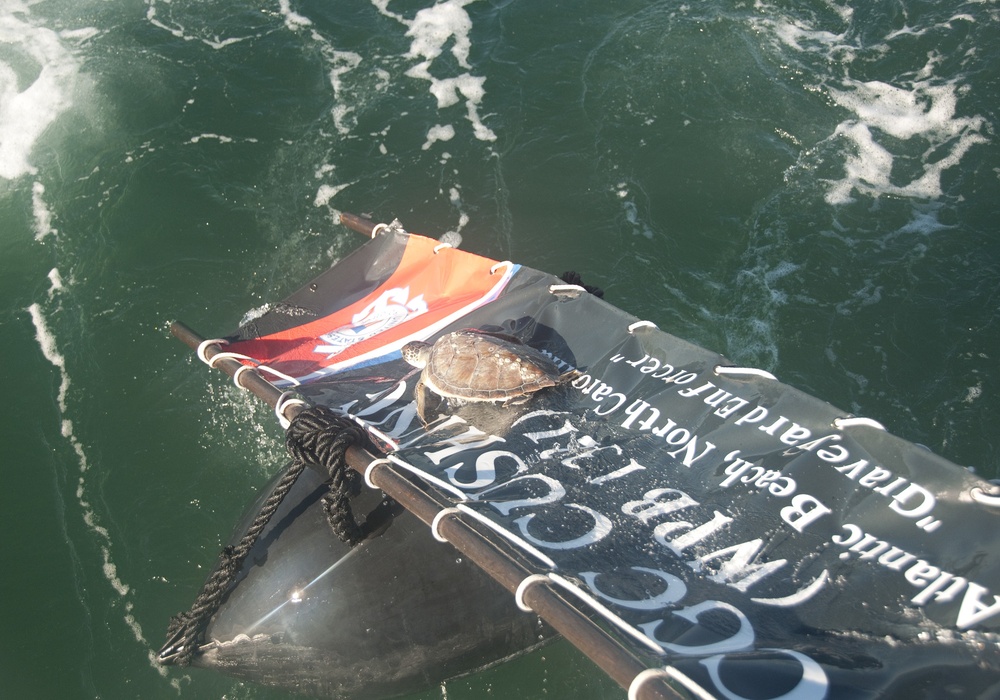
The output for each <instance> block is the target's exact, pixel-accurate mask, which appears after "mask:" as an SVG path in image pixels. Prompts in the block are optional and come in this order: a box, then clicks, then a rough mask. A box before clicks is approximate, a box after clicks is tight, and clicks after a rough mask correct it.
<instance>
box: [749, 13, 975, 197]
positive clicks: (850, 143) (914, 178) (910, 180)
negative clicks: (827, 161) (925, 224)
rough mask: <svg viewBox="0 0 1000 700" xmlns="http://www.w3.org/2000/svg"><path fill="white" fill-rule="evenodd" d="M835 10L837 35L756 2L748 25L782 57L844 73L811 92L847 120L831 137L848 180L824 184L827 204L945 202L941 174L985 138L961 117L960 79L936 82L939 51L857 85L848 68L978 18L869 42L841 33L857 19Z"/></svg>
mask: <svg viewBox="0 0 1000 700" xmlns="http://www.w3.org/2000/svg"><path fill="white" fill-rule="evenodd" d="M830 8H831V9H834V10H835V11H836V12H837V14H838V15H839V22H835V23H836V24H838V26H837V27H836V28H835V29H834V30H831V29H829V28H827V27H823V26H814V24H815V23H816V22H818V20H811V19H805V18H803V17H791V16H788V15H787V14H785V12H784V11H783V10H781V9H778V8H776V7H773V6H769V5H767V4H765V3H763V2H758V9H760V10H761V13H760V15H758V16H757V17H755V18H754V19H753V20H751V25H752V26H753V27H754V29H756V30H757V31H758V33H760V34H761V35H762V36H764V37H767V36H771V37H772V38H773V42H772V43H773V44H774V45H775V47H776V49H777V50H779V52H781V53H782V57H783V58H793V60H798V58H801V59H802V60H807V61H809V60H812V61H814V60H815V59H816V58H819V59H821V60H822V61H823V62H825V63H826V64H828V65H831V66H833V65H837V66H840V67H841V70H838V71H837V72H836V73H835V74H830V75H828V76H819V77H818V84H816V85H811V86H809V88H808V89H810V90H813V91H817V92H820V93H823V94H826V95H827V96H828V97H829V98H830V100H832V101H833V103H835V104H836V105H838V106H840V107H841V108H843V109H844V110H846V111H847V112H848V114H849V116H848V117H847V118H846V119H844V120H842V121H841V122H840V124H838V125H837V127H836V129H835V130H834V133H833V134H831V136H830V138H831V140H834V141H840V142H842V143H843V144H844V146H845V148H844V159H845V160H844V176H843V177H842V178H840V179H836V180H829V181H828V182H827V187H828V189H827V192H826V195H825V199H826V201H827V203H829V204H833V205H839V204H845V203H848V202H850V201H852V200H853V198H854V195H855V193H861V194H864V195H869V196H876V197H877V196H879V195H883V194H889V195H894V196H899V197H908V198H913V199H928V200H933V199H936V198H938V197H940V196H941V195H942V189H941V175H942V173H943V172H944V171H945V170H947V169H949V168H952V167H954V166H955V165H957V164H958V163H959V162H960V161H961V159H962V158H963V157H964V155H965V154H966V153H967V152H968V150H969V149H970V148H971V147H972V146H974V145H975V144H979V143H985V142H987V140H988V139H987V138H986V136H985V135H984V132H985V131H986V120H985V119H984V118H983V117H981V116H968V117H960V116H958V112H959V110H958V102H959V98H960V96H961V95H962V94H963V89H964V88H963V86H962V84H961V81H960V78H951V79H949V80H947V81H946V80H942V79H940V78H938V77H936V69H937V68H938V66H939V64H940V62H941V60H942V56H941V55H939V54H938V53H936V52H931V53H930V54H928V55H927V59H926V62H925V64H924V65H923V66H914V67H913V70H911V71H906V72H901V73H900V74H899V75H897V76H893V77H891V78H889V79H888V80H864V81H862V80H856V79H853V78H851V77H850V68H851V65H852V63H853V62H854V61H855V59H856V57H857V56H858V55H861V54H862V53H863V52H869V53H870V52H872V51H874V52H881V53H884V52H888V51H891V50H893V47H894V45H895V43H896V42H907V41H912V37H920V36H922V35H924V34H926V33H928V32H930V31H934V32H937V33H949V32H952V31H954V30H955V28H956V26H957V25H958V24H960V23H963V24H964V23H966V22H972V21H975V20H974V19H973V18H972V17H971V16H969V15H954V16H952V17H951V18H950V19H948V20H946V21H944V22H941V23H938V24H934V25H928V26H924V27H911V26H906V27H904V28H902V29H896V30H893V31H891V32H889V33H888V34H887V35H886V36H885V37H884V38H883V39H881V40H875V41H874V42H872V41H871V38H870V37H869V36H868V35H867V34H864V33H861V34H858V33H854V32H849V31H847V30H845V29H844V27H845V26H848V25H849V24H850V23H851V22H852V21H853V13H852V11H851V10H850V8H843V7H840V6H838V5H835V4H831V5H830ZM782 49H783V50H782ZM789 49H790V50H791V51H790V52H789ZM813 67H814V66H813ZM892 139H896V140H897V141H898V142H902V143H901V144H900V143H898V142H893V140H892ZM900 159H906V161H907V163H906V166H907V167H905V168H900V167H898V165H899V164H898V163H897V161H898V160H900ZM914 161H916V162H914ZM903 171H905V172H906V173H909V174H902V172H903Z"/></svg>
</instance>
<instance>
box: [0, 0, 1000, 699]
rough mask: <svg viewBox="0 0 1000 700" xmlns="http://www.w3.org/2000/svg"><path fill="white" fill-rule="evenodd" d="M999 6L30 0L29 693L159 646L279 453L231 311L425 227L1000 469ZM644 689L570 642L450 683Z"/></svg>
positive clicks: (500, 689) (21, 394) (85, 684)
mask: <svg viewBox="0 0 1000 700" xmlns="http://www.w3.org/2000/svg"><path fill="white" fill-rule="evenodd" d="M998 14H1000V8H998V7H997V5H996V3H994V2H989V1H983V2H968V3H959V2H918V1H917V0H903V1H900V2H863V3H862V2H856V3H839V2H836V1H834V0H829V1H822V0H803V1H801V2H794V3H793V2H773V1H770V0H758V1H756V2H724V1H723V0H708V1H706V2H699V3H679V2H658V1H650V0H643V1H642V2H639V1H638V0H623V1H621V2H614V3H608V2H597V1H596V0H580V1H577V2H565V1H560V0H551V1H548V2H540V1H534V2H529V1H528V0H473V1H470V0H445V1H443V2H438V3H437V4H433V3H432V2H430V1H429V0H370V1H369V2H365V1H364V0H354V1H350V2H348V1H346V0H261V1H259V2H238V1H235V0H170V1H167V0H101V1H98V0H38V1H31V0H0V291H2V293H0V303H2V306H0V333H2V336H3V341H4V342H3V348H4V354H3V367H4V368H5V371H4V375H3V376H4V377H5V379H6V381H5V386H6V389H7V401H5V402H3V408H2V409H0V411H2V415H3V418H4V420H3V425H4V429H3V433H2V438H0V439H2V443H0V454H2V459H3V468H4V473H5V475H6V483H5V484H4V488H3V489H2V493H3V496H2V499H3V500H2V509H0V512H2V514H3V522H4V523H5V528H4V529H5V537H4V545H3V555H4V556H3V559H4V561H5V564H6V570H5V573H4V575H3V577H2V578H0V586H2V591H0V601H2V602H0V611H2V617H0V620H2V626H0V629H2V632H0V635H2V637H0V640H2V641H0V694H2V695H3V696H4V697H32V698H49V697H51V698H55V697H59V698H77V697H78V698H93V697H105V698H132V697H134V698H161V697H162V698H172V697H197V698H202V697H225V698H271V697H283V695H282V694H280V693H276V692H274V691H268V690H263V689H261V688H257V687H252V686H245V685H242V684H240V683H237V682H235V681H231V680H228V679H225V678H223V677H221V676H216V675H213V674H209V673H206V672H199V671H197V670H190V671H186V672H183V671H177V670H171V671H169V672H166V671H164V670H163V669H160V668H159V667H158V666H157V665H156V664H155V663H154V662H153V656H154V654H155V649H157V648H158V647H159V645H160V643H161V641H162V635H163V633H164V630H165V627H166V622H167V618H168V617H169V616H170V615H171V614H173V613H175V612H178V611H179V610H181V609H183V608H185V607H187V605H188V604H189V603H190V602H191V600H192V598H193V596H194V594H195V592H196V591H197V588H198V586H199V585H200V584H201V581H202V579H203V577H204V576H205V574H206V567H207V566H209V565H210V563H211V562H212V561H213V559H214V557H215V554H216V553H217V551H218V548H219V546H220V543H221V541H222V540H223V539H224V538H225V537H226V536H227V535H228V533H229V531H230V528H231V527H232V525H233V523H234V522H235V520H236V518H237V517H238V516H239V514H240V513H241V511H242V510H243V508H244V506H245V505H246V503H247V502H248V501H249V500H250V498H251V497H252V496H253V494H254V493H256V490H257V489H258V488H260V486H261V485H262V484H263V483H264V481H265V480H266V479H267V477H268V475H269V474H271V473H273V472H274V471H275V470H277V469H278V468H279V467H280V464H281V459H282V456H281V448H280V440H279V438H280V429H279V428H278V427H277V425H275V423H274V421H273V417H271V416H269V415H268V412H267V411H266V410H264V409H261V408H259V407H258V406H256V405H255V404H254V403H253V402H252V401H251V400H250V399H249V398H247V397H246V396H244V395H243V394H242V393H241V392H239V391H238V390H236V388H235V387H233V386H232V385H231V384H227V383H226V382H224V381H223V379H222V378H221V377H218V376H214V375H213V374H212V373H210V372H208V371H207V370H206V369H205V368H203V367H202V366H200V365H196V363H194V362H193V361H192V358H191V357H190V354H189V353H188V352H187V351H186V350H185V349H184V348H183V347H181V346H179V344H178V343H177V342H176V341H174V340H172V339H171V338H170V337H169V336H168V335H167V333H166V330H165V326H166V323H167V322H168V321H169V320H172V319H175V318H176V319H182V320H184V321H186V322H187V323H189V324H190V325H192V326H193V327H195V328H197V329H199V330H201V331H202V332H203V333H205V334H209V335H211V334H220V333H225V332H227V331H229V330H231V329H232V328H233V327H234V326H235V325H236V324H237V323H238V322H239V320H240V318H241V317H242V316H243V314H244V312H245V311H246V310H248V309H251V308H254V307H258V306H260V305H261V304H263V303H265V302H268V301H274V300H276V299H279V298H280V297H281V296H282V295H284V294H286V293H288V292H290V291H292V290H293V289H295V288H296V287H297V286H299V285H300V284H301V283H302V282H304V281H305V280H306V279H308V278H309V277H310V276H311V275H313V274H315V273H316V272H318V271H319V270H321V269H323V268H325V267H326V266H328V265H329V264H330V263H331V262H333V261H335V260H337V259H339V258H340V257H341V256H342V255H344V254H345V253H346V252H348V251H349V250H351V249H352V248H353V247H354V246H356V245H357V244H358V242H359V241H358V240H357V239H356V238H355V236H356V234H352V233H350V232H348V231H346V230H345V229H343V228H342V227H339V226H337V225H336V224H335V219H336V214H337V212H338V211H353V212H370V213H372V214H373V215H374V216H375V217H376V218H378V219H382V220H390V219H392V218H394V217H398V218H399V219H401V220H402V221H403V223H404V224H405V225H406V226H407V227H408V228H409V229H410V230H414V231H419V232H425V233H428V234H434V235H437V234H440V233H441V232H443V231H446V230H457V231H460V232H461V233H462V235H463V237H464V239H465V243H464V246H463V247H465V248H467V249H469V250H472V251H475V252H478V253H482V254H485V255H490V256H493V257H497V258H500V259H512V260H517V261H519V262H523V263H525V264H528V265H531V266H533V267H536V268H540V269H544V270H548V271H550V272H554V273H557V274H558V273H560V272H562V271H564V270H570V269H572V270H577V271H579V272H580V273H581V274H582V275H583V277H584V279H585V280H586V281H587V282H588V283H591V284H596V285H598V286H601V287H603V288H604V289H605V290H606V298H607V299H608V300H609V301H611V302H612V303H614V304H616V305H617V306H620V307H622V308H624V309H625V310H627V311H630V312H631V313H633V314H635V315H637V316H640V317H643V318H647V319H649V320H652V321H654V322H656V323H657V324H658V325H659V326H660V327H661V328H663V329H665V330H667V331H669V332H671V333H674V334H675V335H678V336H681V337H684V338H687V339H689V340H691V341H693V342H696V343H698V344H700V345H703V346H705V347H708V348H710V349H713V350H716V351H719V352H722V353H723V354H725V355H727V356H728V357H729V358H730V359H731V360H733V361H734V362H737V363H742V364H747V365H755V366H759V367H762V368H764V369H767V370H769V371H771V372H773V373H775V374H776V375H777V376H778V377H779V378H781V379H782V380H783V381H784V382H786V383H789V384H792V385H794V386H797V387H799V388H801V389H804V390H806V391H808V392H810V393H813V394H815V395H817V396H819V397H820V398H823V399H825V400H827V401H829V402H830V403H832V404H834V405H836V406H839V407H841V408H843V409H845V410H847V411H850V412H853V413H856V414H859V415H866V416H871V417H873V418H877V419H878V420H880V421H881V422H882V423H884V424H885V425H886V426H887V427H889V429H890V430H891V431H892V432H894V433H896V434H898V435H901V436H903V437H905V438H907V439H909V440H913V441H915V442H919V443H922V444H925V445H927V446H928V447H930V448H931V449H932V450H934V451H935V452H938V453H940V454H942V455H944V456H945V457H947V458H949V459H951V460H953V461H955V462H957V463H959V464H962V465H968V466H971V467H974V468H975V469H976V470H977V471H978V472H979V473H981V474H983V475H984V476H987V477H996V476H997V475H998V474H1000V454H998V448H1000V437H998V436H997V431H996V427H995V426H996V425H997V424H998V423H1000V397H998V395H997V387H998V379H1000V372H998V370H997V368H996V366H995V362H996V359H997V353H998V352H1000V328H998V314H1000V309H998V305H1000V298H998V292H1000V289H998V283H1000V229H998V221H1000V216H998V214H1000V154H998V148H997V134H996V132H997V125H998V113H997V109H998V105H1000V79H998V76H1000V17H998ZM489 696H493V697H515V696H516V697H526V698H533V697H543V696H544V697H556V698H559V697H570V696H574V697H577V698H601V697H622V693H620V692H619V691H617V690H615V687H614V685H613V684H611V683H610V682H609V681H607V680H605V679H603V678H602V676H601V675H600V674H599V673H598V672H597V671H594V670H593V669H592V667H591V666H590V665H589V662H587V661H586V660H583V659H581V658H580V657H579V656H578V655H577V654H576V653H575V652H573V651H572V650H571V649H568V648H566V647H565V646H559V645H557V646H555V647H550V648H548V649H546V650H544V651H542V652H539V653H537V654H534V655H532V656H529V657H527V658H525V659H522V660H519V661H517V662H515V663H514V664H511V665H508V666H504V667H501V668H499V669H496V670H494V671H491V672H489V673H487V674H486V675H484V676H481V677H477V678H473V679H465V680H460V681H455V682H454V683H450V684H448V685H447V686H446V687H445V688H443V689H440V690H437V689H436V690H433V691H431V692H429V693H428V694H426V696H422V697H427V698H436V697H448V698H452V699H453V700H454V698H480V697H489Z"/></svg>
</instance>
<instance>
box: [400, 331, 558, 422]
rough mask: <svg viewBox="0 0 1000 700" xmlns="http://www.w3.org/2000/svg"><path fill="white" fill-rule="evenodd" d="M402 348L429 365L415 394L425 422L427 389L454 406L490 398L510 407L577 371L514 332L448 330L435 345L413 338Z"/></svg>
mask: <svg viewBox="0 0 1000 700" xmlns="http://www.w3.org/2000/svg"><path fill="white" fill-rule="evenodd" d="M402 352H403V359H405V360H406V361H407V362H409V363H410V364H411V365H413V366H414V367H418V368H421V369H422V370H423V371H422V372H421V373H420V379H419V381H418V382H417V386H416V387H415V388H414V397H415V398H416V400H417V412H418V413H419V414H420V417H421V418H422V419H424V420H425V422H426V416H425V410H426V403H427V392H433V393H434V394H437V395H438V396H440V397H441V398H443V399H447V400H448V401H449V402H450V403H452V404H454V405H462V404H464V403H466V402H470V401H490V402H494V403H500V402H502V403H503V405H505V406H509V405H513V404H518V403H524V402H525V401H528V400H529V399H530V398H531V396H532V394H534V392H536V391H539V390H540V389H545V388H546V387H550V386H556V385H558V384H561V383H563V382H565V381H568V380H569V379H571V378H572V377H573V376H575V375H576V372H574V371H571V372H561V371H560V369H559V368H558V367H557V366H556V364H555V363H554V362H553V361H552V360H550V359H549V358H547V357H546V356H545V355H543V354H542V353H540V352H539V351H538V350H535V349H534V348H532V347H529V346H528V345H525V344H524V343H523V342H521V340H520V339H518V338H515V337H514V336H511V335H505V334H503V333H491V332H488V331H481V330H475V329H465V330H460V331H455V332H453V333H448V334H446V335H443V336H441V337H440V338H438V339H437V341H436V342H435V343H434V344H433V345H430V344H428V343H421V342H412V343H407V344H406V345H404V346H403V351H402Z"/></svg>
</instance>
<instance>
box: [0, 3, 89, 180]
mask: <svg viewBox="0 0 1000 700" xmlns="http://www.w3.org/2000/svg"><path fill="white" fill-rule="evenodd" d="M30 4H31V3H24V2H19V1H18V0H8V1H6V2H4V3H2V4H0V45H3V46H4V48H5V52H4V55H3V58H2V59H0V177H2V178H5V179H8V180H13V179H16V178H19V177H22V176H24V175H31V174H34V173H36V172H37V168H36V167H35V166H34V165H32V163H31V153H32V151H33V149H34V147H35V144H36V142H37V141H38V139H39V137H40V136H41V135H42V134H43V133H44V132H45V130H46V129H48V127H49V126H50V125H51V124H52V123H53V122H54V121H55V120H56V119H57V118H58V117H59V116H60V115H61V114H63V113H64V112H65V111H66V110H67V109H68V108H69V107H70V105H71V104H72V97H73V92H74V89H75V86H76V83H77V77H78V74H79V70H80V65H79V62H78V61H77V59H76V57H75V56H74V54H73V51H72V50H71V49H70V48H69V47H67V46H66V43H67V42H70V43H74V42H75V43H80V42H83V41H86V40H87V39H89V38H90V37H92V36H94V35H95V34H96V33H97V30H95V29H92V28H84V29H76V30H67V31H64V32H56V31H54V30H52V29H48V28H46V27H41V26H35V25H34V24H32V22H31V12H30Z"/></svg>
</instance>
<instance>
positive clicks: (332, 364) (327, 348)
mask: <svg viewBox="0 0 1000 700" xmlns="http://www.w3.org/2000/svg"><path fill="white" fill-rule="evenodd" d="M514 269H515V266H514V265H512V264H510V263H501V264H499V265H498V263H497V261H495V260H491V259H489V258H484V257H481V256H478V255H473V254H472V253H466V252H464V251H461V250H457V249H454V248H450V247H441V244H440V243H439V242H438V241H436V240H433V239H430V238H424V237H423V236H416V235H411V236H409V238H408V239H407V243H406V249H405V251H404V253H403V256H402V260H401V261H400V263H399V265H398V266H397V267H396V269H395V270H394V271H393V272H392V274H391V275H390V276H389V277H388V278H387V279H386V280H385V281H384V282H383V283H382V284H380V285H379V286H378V287H377V288H376V289H375V290H374V291H372V292H371V293H369V294H367V295H366V296H364V297H362V298H360V299H358V300H357V301H355V302H354V303H352V304H350V305H348V306H346V307H344V308H342V309H339V310H337V311H335V312H334V313H332V314H329V315H327V316H324V317H322V318H319V319H316V320H314V321H311V322H309V323H306V324H303V325H300V326H296V327H294V328H290V329H288V330H285V331H281V332H278V333H273V334H271V335H267V336H264V337H262V338H258V339H255V340H246V341H241V342H237V343H233V344H232V346H231V347H230V348H229V349H230V350H232V351H234V352H238V353H242V354H245V355H248V356H250V357H253V358H254V359H256V360H257V361H259V362H260V363H263V364H266V365H268V366H270V367H273V368H275V369H278V370H280V371H282V372H284V373H286V374H289V375H291V376H293V377H296V378H297V379H302V378H313V377H315V376H323V375H326V374H328V373H330V372H331V371H335V370H340V369H343V368H346V367H350V366H353V365H357V364H360V363H362V362H364V361H366V360H368V359H371V358H373V357H378V356H382V355H385V354H386V353H388V352H392V351H394V350H398V349H399V348H400V347H402V346H403V345H404V344H405V343H406V342H409V341H410V340H414V339H422V338H425V337H427V336H428V335H430V334H432V333H433V332H435V331H436V330H438V329H440V328H442V327H444V326H445V325H447V324H449V323H453V322H454V321H456V320H457V319H459V318H461V317H462V316H464V315H465V314H467V313H469V312H470V311H472V310H474V309H476V308H478V307H480V306H482V305H483V304H485V303H487V302H489V301H491V300H492V299H494V298H496V296H497V295H498V294H499V293H500V290H502V289H503V288H504V286H505V285H506V284H507V282H509V281H510V277H511V275H512V273H513V271H514Z"/></svg>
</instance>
